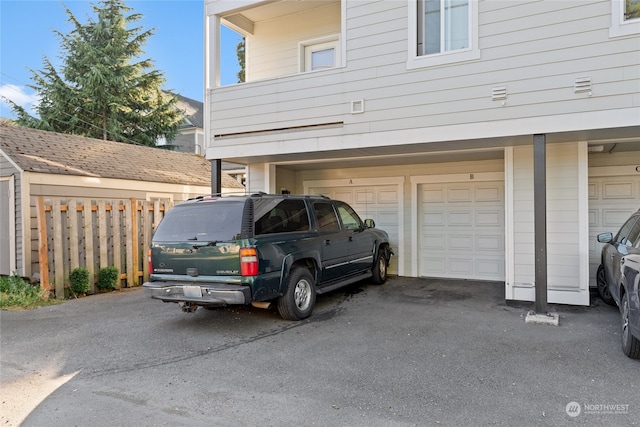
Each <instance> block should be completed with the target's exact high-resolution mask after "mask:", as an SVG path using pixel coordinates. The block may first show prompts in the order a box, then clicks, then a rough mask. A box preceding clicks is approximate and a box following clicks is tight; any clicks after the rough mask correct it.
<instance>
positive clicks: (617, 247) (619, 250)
mask: <svg viewBox="0 0 640 427" xmlns="http://www.w3.org/2000/svg"><path fill="white" fill-rule="evenodd" d="M639 217H640V215H633V216H632V217H631V218H629V219H628V220H627V222H625V223H624V225H623V226H622V227H621V228H620V231H618V234H617V235H616V236H615V238H614V239H613V240H612V241H611V242H609V244H607V245H605V246H604V247H603V249H602V263H603V265H604V269H605V275H606V279H607V284H608V285H609V292H611V296H612V297H613V298H614V299H615V301H616V302H617V303H618V304H619V303H620V289H619V288H620V274H621V263H622V257H624V256H626V255H628V254H629V250H630V249H631V250H633V249H632V248H633V244H634V241H635V240H636V239H637V238H638V236H639V235H640V221H638V218H639Z"/></svg>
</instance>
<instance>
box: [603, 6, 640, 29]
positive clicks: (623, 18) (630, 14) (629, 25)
mask: <svg viewBox="0 0 640 427" xmlns="http://www.w3.org/2000/svg"><path fill="white" fill-rule="evenodd" d="M638 33H640V0H611V26H610V27H609V36H610V37H619V36H627V35H630V34H638Z"/></svg>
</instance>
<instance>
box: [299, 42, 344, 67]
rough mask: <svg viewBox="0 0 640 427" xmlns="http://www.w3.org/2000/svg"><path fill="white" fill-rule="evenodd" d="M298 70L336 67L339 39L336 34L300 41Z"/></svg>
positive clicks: (338, 56)
mask: <svg viewBox="0 0 640 427" xmlns="http://www.w3.org/2000/svg"><path fill="white" fill-rule="evenodd" d="M300 59H301V61H300V62H301V63H300V71H301V72H304V71H317V70H325V69H328V68H334V67H337V66H338V65H339V63H340V40H339V37H338V36H337V35H335V36H330V37H327V38H322V39H316V40H309V41H305V42H301V43H300Z"/></svg>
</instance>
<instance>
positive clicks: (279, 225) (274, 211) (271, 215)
mask: <svg viewBox="0 0 640 427" xmlns="http://www.w3.org/2000/svg"><path fill="white" fill-rule="evenodd" d="M254 209H255V216H256V218H257V220H256V222H255V233H256V235H258V234H272V233H290V232H294V231H308V230H309V215H308V213H307V208H306V206H305V204H304V201H303V200H296V199H256V200H255V201H254Z"/></svg>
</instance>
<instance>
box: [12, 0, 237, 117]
mask: <svg viewBox="0 0 640 427" xmlns="http://www.w3.org/2000/svg"><path fill="white" fill-rule="evenodd" d="M92 3H93V4H96V5H98V4H99V2H98V0H94V1H86V0H0V95H1V96H4V97H6V98H9V99H11V100H12V101H14V102H16V103H17V104H19V105H21V106H22V107H24V108H26V109H27V111H30V112H33V110H31V108H32V106H33V103H34V102H37V97H36V96H35V93H34V91H33V90H32V89H30V88H28V87H27V85H29V84H33V80H32V73H31V72H30V71H29V69H33V70H36V71H40V70H41V69H42V68H43V66H44V57H45V56H46V57H48V58H49V59H50V60H51V62H52V63H53V64H54V66H55V68H56V70H58V71H61V67H60V64H61V60H60V56H61V55H62V54H63V51H62V50H61V44H60V38H59V36H57V35H56V34H55V32H54V30H57V31H59V32H61V33H63V34H68V33H69V32H70V31H71V30H73V28H74V26H73V25H72V24H71V23H70V22H68V16H67V14H66V13H65V10H64V6H66V7H67V8H69V10H71V12H72V13H73V14H74V15H75V17H76V19H77V20H78V21H79V22H80V23H81V24H86V23H87V22H88V21H89V19H91V20H93V21H96V20H97V16H96V15H95V13H94V11H93V9H92V8H91V6H90V5H91V4H92ZM125 4H126V5H127V6H128V7H130V8H132V10H131V11H130V12H128V13H129V14H133V13H139V14H141V15H142V18H141V19H140V20H139V21H138V22H137V23H136V24H137V26H141V27H142V29H143V30H149V29H154V30H153V35H152V36H151V37H149V38H148V39H147V42H146V43H145V44H144V45H143V50H144V51H145V53H144V54H143V55H141V56H140V59H143V58H151V59H152V60H153V69H154V70H158V71H160V72H161V73H162V74H163V76H164V78H165V79H166V80H167V81H166V82H165V83H164V86H163V89H165V90H172V91H173V92H175V93H178V94H180V95H183V96H186V97H188V98H192V99H195V100H197V101H204V0H126V1H125ZM221 38H222V47H221V50H222V54H221V55H222V58H221V64H222V69H221V76H220V79H221V84H222V85H227V84H233V83H236V82H237V77H236V73H237V71H238V65H237V58H236V45H237V44H238V42H239V41H240V36H239V35H238V34H236V33H234V32H232V31H230V30H226V29H225V28H224V27H223V30H222V34H221ZM0 117H3V118H15V115H14V114H13V111H12V110H11V108H10V107H8V105H7V104H6V103H4V102H0Z"/></svg>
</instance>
